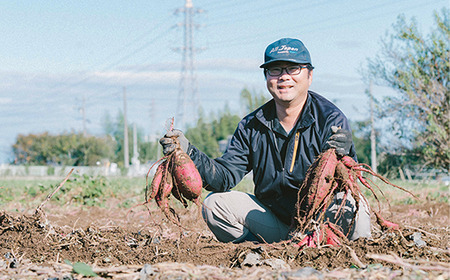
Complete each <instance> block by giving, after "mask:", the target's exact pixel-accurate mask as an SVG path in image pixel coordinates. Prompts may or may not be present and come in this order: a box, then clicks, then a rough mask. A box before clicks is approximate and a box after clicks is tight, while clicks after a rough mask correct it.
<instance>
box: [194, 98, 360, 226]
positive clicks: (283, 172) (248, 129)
mask: <svg viewBox="0 0 450 280" xmlns="http://www.w3.org/2000/svg"><path fill="white" fill-rule="evenodd" d="M275 112H276V111H275V101H274V100H273V99H272V100H270V101H269V102H267V103H266V104H264V105H263V106H261V107H260V108H258V109H257V110H255V111H254V112H252V113H250V114H249V115H247V116H246V117H245V118H243V119H242V120H241V121H240V122H239V124H238V127H237V129H236V131H235V132H234V135H233V137H232V138H231V141H230V144H229V146H228V148H227V150H226V151H225V153H224V154H223V155H222V156H221V157H219V158H216V159H210V158H208V156H206V155H205V154H204V153H202V152H200V151H199V150H198V149H197V148H196V147H195V146H193V145H190V146H189V149H188V154H189V155H190V157H191V159H192V160H193V161H194V163H195V165H196V167H197V169H198V170H199V173H200V174H201V176H202V179H203V185H204V187H205V188H206V189H207V190H210V191H214V192H223V191H227V190H229V189H231V188H233V187H234V186H236V185H237V184H238V183H239V182H240V181H241V179H242V178H243V177H244V176H245V175H246V174H247V173H249V172H250V171H253V182H254V184H255V190H254V193H255V196H256V197H257V198H258V200H259V201H261V202H262V203H263V204H264V205H265V206H267V207H268V208H270V209H271V210H272V211H273V212H274V213H275V214H276V215H277V217H278V218H279V219H280V220H281V221H283V222H284V223H286V224H290V223H291V222H292V218H293V216H294V214H295V212H296V210H295V203H296V202H297V193H298V189H299V187H300V186H301V184H302V182H303V180H304V178H305V174H306V171H307V169H308V167H309V166H310V165H311V164H312V163H313V161H314V159H315V158H316V157H317V156H318V155H319V154H320V153H321V152H322V151H323V150H324V146H325V142H326V140H327V139H328V138H329V136H330V135H331V134H332V131H331V126H333V125H335V126H340V127H342V128H343V129H347V130H349V131H351V130H350V126H349V123H348V121H347V118H346V117H345V115H344V114H343V113H342V112H341V110H339V109H338V108H337V107H336V106H335V105H334V104H332V103H331V102H330V101H328V100H327V99H325V98H324V97H322V96H320V95H319V94H317V93H315V92H312V91H309V92H308V98H307V100H306V103H305V106H304V108H303V110H302V112H301V116H300V118H299V120H298V122H297V124H296V125H295V127H294V128H293V129H292V131H291V132H290V134H289V136H287V135H284V136H282V134H280V133H278V132H279V131H280V130H279V128H277V127H281V126H280V124H279V121H278V119H277V117H276V113H275ZM277 131H278V132H277ZM285 134H286V133H285ZM280 137H284V138H285V141H287V142H285V145H287V146H285V147H286V149H285V152H284V153H283V154H285V158H284V160H282V156H281V148H280V147H279V144H280V142H279V141H278V140H277V138H280ZM281 143H283V142H281ZM350 156H352V157H354V158H355V159H356V156H355V149H354V147H353V145H352V148H351V150H350Z"/></svg>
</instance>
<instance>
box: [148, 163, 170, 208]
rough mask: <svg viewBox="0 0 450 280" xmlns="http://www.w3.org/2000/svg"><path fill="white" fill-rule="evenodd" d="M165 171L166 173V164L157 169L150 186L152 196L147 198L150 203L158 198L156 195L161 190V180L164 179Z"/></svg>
mask: <svg viewBox="0 0 450 280" xmlns="http://www.w3.org/2000/svg"><path fill="white" fill-rule="evenodd" d="M165 171H166V168H165V163H162V164H160V165H159V166H158V168H157V169H156V172H155V175H154V176H153V180H152V183H151V185H150V189H151V193H150V196H149V197H148V198H147V201H150V200H152V199H153V198H155V197H156V194H157V193H158V191H159V188H160V185H161V180H162V178H163V175H164V173H165Z"/></svg>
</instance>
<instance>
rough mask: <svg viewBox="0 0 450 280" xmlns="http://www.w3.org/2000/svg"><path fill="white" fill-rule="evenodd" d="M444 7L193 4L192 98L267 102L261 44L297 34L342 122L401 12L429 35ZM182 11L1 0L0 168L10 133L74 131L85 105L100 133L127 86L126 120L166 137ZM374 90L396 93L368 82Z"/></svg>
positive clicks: (407, 3)
mask: <svg viewBox="0 0 450 280" xmlns="http://www.w3.org/2000/svg"><path fill="white" fill-rule="evenodd" d="M448 4H449V3H448V1H425V0H399V1H386V0H384V1H365V0H359V1H356V0H336V1H320V0H318V1H284V0H283V1H281V0H280V1H262V0H261V1H256V0H255V1H251V0H248V1H237V0H230V1H218V0H210V1H206V0H193V5H194V9H195V10H197V9H198V12H199V13H196V14H195V15H194V23H195V24H196V28H195V30H194V34H193V42H194V46H195V47H196V48H198V52H196V53H195V56H194V57H195V59H194V63H195V68H196V71H195V75H196V81H197V83H196V84H197V89H198V90H197V95H198V104H199V105H200V106H201V107H202V108H203V109H204V111H205V112H206V113H210V112H217V111H220V110H222V109H223V108H224V104H227V105H228V106H229V107H230V108H231V110H232V111H234V112H236V113H239V114H242V110H241V106H240V104H239V93H240V91H241V90H242V89H243V88H244V87H247V88H249V89H250V90H252V91H256V92H259V93H264V94H266V95H267V97H268V98H269V95H268V93H266V89H265V82H264V77H263V75H262V73H261V70H260V69H259V65H260V64H261V63H262V60H263V53H264V49H265V48H266V46H267V45H268V44H270V43H271V42H273V41H275V40H277V39H279V38H282V37H295V38H299V39H301V40H302V41H303V42H304V44H305V45H306V46H307V48H308V49H309V51H310V53H311V56H312V61H313V64H314V66H315V70H314V81H313V84H312V87H311V89H312V90H314V91H317V92H318V93H320V94H322V95H324V96H325V97H327V98H329V99H330V100H333V101H335V103H336V104H337V105H338V106H339V107H340V108H341V109H342V110H343V111H344V113H345V114H346V115H347V116H348V117H349V118H350V119H352V120H361V119H365V118H366V117H368V108H369V107H368V104H367V98H366V96H365V94H364V90H365V89H366V87H367V85H365V84H364V82H363V81H362V79H361V75H360V74H359V72H358V69H359V68H360V67H361V65H364V64H365V61H366V59H367V58H368V57H373V56H374V55H375V54H376V53H377V52H378V51H379V49H380V40H381V38H382V36H383V35H384V34H385V32H386V31H388V30H392V24H393V23H395V21H396V18H397V16H398V15H399V14H404V15H405V16H406V17H407V18H411V17H415V18H416V20H417V22H418V23H419V29H420V30H421V31H422V32H423V33H427V32H428V31H429V30H430V27H431V25H432V22H433V11H436V10H440V9H441V8H442V7H444V6H447V7H448ZM183 6H184V0H178V1H173V0H170V1H116V0H109V1H64V0H62V1H45V0H43V1H1V2H0V10H1V17H0V36H1V38H2V40H1V41H0V53H1V55H0V121H1V126H0V163H2V162H8V161H9V160H11V145H12V144H13V143H14V142H15V139H16V137H17V135H18V134H29V133H42V132H45V131H48V132H50V133H54V134H56V133H62V132H70V131H81V130H82V129H83V119H82V114H81V108H84V109H85V112H86V128H87V131H88V132H89V133H90V134H94V135H100V134H101V133H102V132H103V130H102V121H103V119H104V117H105V115H107V114H109V115H110V116H111V117H112V118H113V119H115V118H116V116H117V114H118V112H119V111H121V110H123V88H124V87H125V88H126V93H127V109H128V120H129V122H130V123H136V124H137V126H139V127H140V128H141V129H142V130H143V131H144V132H145V133H146V134H156V135H162V133H163V132H164V124H165V121H166V120H167V119H168V118H170V117H174V116H176V108H177V97H178V92H179V83H180V70H181V57H182V56H181V53H180V52H179V51H176V49H177V48H180V47H182V45H183V29H182V27H181V26H180V23H182V22H183V14H181V13H178V14H176V13H175V11H176V10H177V9H179V8H182V7H183ZM374 94H375V95H377V96H382V95H387V94H393V93H392V92H391V91H390V90H389V89H386V88H382V87H375V88H374ZM83 100H84V103H83ZM83 104H84V106H83ZM190 115H194V113H191V114H190ZM188 117H189V116H186V119H188ZM176 124H177V120H175V125H176Z"/></svg>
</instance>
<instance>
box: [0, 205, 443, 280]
mask: <svg viewBox="0 0 450 280" xmlns="http://www.w3.org/2000/svg"><path fill="white" fill-rule="evenodd" d="M118 204H119V202H118V201H115V200H113V199H111V200H110V201H108V205H109V206H106V207H101V208H100V207H86V206H84V207H75V206H73V205H66V206H64V207H61V206H57V205H56V204H52V203H51V202H49V203H47V204H46V205H45V207H43V211H42V212H40V214H35V213H34V212H35V211H34V210H35V209H30V210H28V211H26V212H24V211H19V212H15V211H7V212H5V211H2V212H0V279H86V278H88V276H87V275H90V273H95V274H96V275H97V276H94V278H95V279H354V278H361V279H385V278H391V279H398V278H400V279H449V278H450V274H449V273H450V265H449V261H450V247H449V239H448V238H449V225H450V223H449V219H450V217H449V216H450V206H449V204H448V203H439V202H436V201H434V202H433V201H422V202H421V203H418V204H417V203H416V204H410V205H394V206H392V208H391V209H390V211H388V208H387V206H383V207H385V209H386V211H384V213H383V214H384V217H385V218H388V219H390V220H391V221H394V222H397V223H399V224H400V225H401V226H402V230H401V233H400V232H381V231H380V230H379V228H378V227H377V226H374V231H373V235H374V236H373V239H371V240H367V239H361V240H358V241H356V242H349V243H347V244H346V245H344V246H341V247H339V248H329V247H322V248H306V249H303V250H299V249H298V248H297V247H294V246H292V245H291V244H288V243H276V244H253V243H243V244H224V243H220V242H218V241H216V240H215V239H214V237H213V235H212V234H211V233H210V231H209V230H208V229H207V227H206V225H205V223H204V222H203V221H202V219H201V216H199V213H198V211H197V207H196V206H195V205H193V206H191V207H190V208H188V209H187V210H185V209H177V212H178V213H179V215H180V218H181V222H182V224H183V228H179V227H177V226H175V225H174V224H172V223H171V222H169V221H168V220H167V219H166V218H164V216H163V214H161V212H160V211H159V209H157V208H156V206H154V205H153V204H152V205H151V209H150V214H149V212H148V211H147V210H146V208H145V207H143V206H139V207H135V208H133V209H132V210H129V209H124V208H119V207H117V205H118ZM84 264H87V266H85V265H84ZM91 269H92V270H93V271H91ZM92 275H94V274H92Z"/></svg>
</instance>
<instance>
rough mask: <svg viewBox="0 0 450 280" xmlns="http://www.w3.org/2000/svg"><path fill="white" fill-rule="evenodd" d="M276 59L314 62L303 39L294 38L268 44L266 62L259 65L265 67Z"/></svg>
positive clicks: (304, 62)
mask: <svg viewBox="0 0 450 280" xmlns="http://www.w3.org/2000/svg"><path fill="white" fill-rule="evenodd" d="M276 61H289V62H294V63H299V64H312V63H311V56H310V55H309V51H308V50H307V49H306V47H305V45H303V43H302V41H300V40H298V39H292V38H282V39H280V40H278V41H275V42H273V43H272V44H270V45H268V46H267V48H266V52H265V53H264V64H262V65H261V66H259V67H260V68H265V67H266V66H267V65H268V64H270V63H273V62H276Z"/></svg>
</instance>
